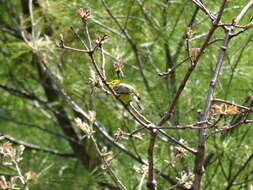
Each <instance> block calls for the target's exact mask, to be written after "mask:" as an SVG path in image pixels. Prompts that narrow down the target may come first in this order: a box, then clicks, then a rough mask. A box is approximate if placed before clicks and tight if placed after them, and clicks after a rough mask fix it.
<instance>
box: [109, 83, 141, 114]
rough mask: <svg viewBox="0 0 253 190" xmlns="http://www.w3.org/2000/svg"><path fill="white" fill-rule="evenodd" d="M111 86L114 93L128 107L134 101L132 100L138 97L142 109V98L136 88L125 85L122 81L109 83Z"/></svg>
mask: <svg viewBox="0 0 253 190" xmlns="http://www.w3.org/2000/svg"><path fill="white" fill-rule="evenodd" d="M109 86H110V88H112V89H113V90H114V92H116V94H117V95H118V96H119V99H120V100H121V101H122V102H123V103H124V104H126V105H128V104H129V103H130V102H131V101H132V98H134V97H136V98H137V101H136V102H137V105H138V106H139V108H140V109H141V107H140V105H139V101H140V99H141V98H140V96H139V94H138V92H137V91H136V90H135V88H134V87H132V86H131V85H128V84H126V83H123V82H121V81H120V80H113V81H111V82H110V83H109Z"/></svg>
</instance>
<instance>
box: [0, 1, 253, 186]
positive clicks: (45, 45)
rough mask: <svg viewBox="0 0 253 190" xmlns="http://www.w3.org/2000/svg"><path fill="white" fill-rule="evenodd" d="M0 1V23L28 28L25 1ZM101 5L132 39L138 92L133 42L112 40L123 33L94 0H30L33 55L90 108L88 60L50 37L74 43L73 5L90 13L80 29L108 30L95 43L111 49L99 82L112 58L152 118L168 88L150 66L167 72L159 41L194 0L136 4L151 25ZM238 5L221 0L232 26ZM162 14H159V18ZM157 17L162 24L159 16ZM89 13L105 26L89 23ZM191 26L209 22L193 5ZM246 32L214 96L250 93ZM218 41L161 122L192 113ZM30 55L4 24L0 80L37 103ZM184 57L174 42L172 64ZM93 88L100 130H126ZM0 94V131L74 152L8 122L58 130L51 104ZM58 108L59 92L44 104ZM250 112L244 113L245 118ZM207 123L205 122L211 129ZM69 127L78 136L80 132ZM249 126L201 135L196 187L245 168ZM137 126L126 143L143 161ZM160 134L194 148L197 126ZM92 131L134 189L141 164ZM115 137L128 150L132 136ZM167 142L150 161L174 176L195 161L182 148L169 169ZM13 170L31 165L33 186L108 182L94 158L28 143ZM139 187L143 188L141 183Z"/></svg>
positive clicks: (125, 7)
mask: <svg viewBox="0 0 253 190" xmlns="http://www.w3.org/2000/svg"><path fill="white" fill-rule="evenodd" d="M0 2H1V5H0V21H1V22H0V25H1V26H10V27H12V28H14V29H15V30H16V31H19V30H20V28H19V27H18V25H17V24H16V23H15V22H13V19H12V18H13V17H14V18H15V17H17V19H18V20H20V22H22V23H23V25H24V27H25V28H26V29H28V30H29V28H30V17H29V16H28V15H25V14H24V13H23V9H22V2H25V1H16V0H15V1H14V0H9V1H4V0H1V1H0ZM106 2H107V3H108V6H109V7H110V9H111V11H112V12H113V14H114V15H115V16H116V17H117V19H118V21H119V22H120V23H121V24H122V25H124V26H126V27H127V31H128V33H129V35H130V36H131V37H132V40H133V41H134V43H135V44H136V45H137V48H138V51H139V54H140V57H141V60H142V63H143V67H144V74H145V76H146V78H147V79H148V83H149V86H150V90H147V88H146V87H145V84H144V82H143V79H142V78H141V75H140V72H139V68H138V66H137V64H136V59H135V56H134V52H133V49H132V48H131V46H130V45H129V43H128V42H127V40H126V39H124V38H122V37H121V36H122V33H121V32H120V30H119V28H118V26H117V25H116V24H115V22H114V21H113V20H112V19H111V18H110V16H109V15H108V13H107V12H106V10H105V9H104V7H103V6H102V4H101V2H100V1H94V0H73V1H70V0H38V1H37V3H38V6H35V8H34V10H33V11H34V12H33V13H34V18H35V21H36V26H35V30H36V32H35V33H36V36H37V41H36V42H35V43H36V44H37V46H38V47H39V54H40V56H41V59H45V60H46V63H47V64H48V66H49V68H50V69H51V70H52V71H53V72H54V74H55V75H57V77H58V79H59V81H60V83H61V84H62V86H63V87H64V89H65V90H66V92H67V93H68V94H69V95H70V96H71V97H72V98H73V99H74V100H75V101H76V102H77V103H78V105H79V106H81V107H82V108H83V109H84V110H85V111H89V110H90V109H91V106H90V101H91V96H90V93H91V87H90V86H89V85H88V84H87V82H88V78H89V77H90V70H91V68H92V66H91V63H90V59H89V57H88V56H87V55H85V54H81V53H76V52H70V51H65V50H62V49H58V48H57V47H56V44H57V43H58V42H59V35H60V34H62V35H63V36H64V41H65V43H66V44H67V45H68V46H71V47H75V48H80V49H82V48H83V47H82V44H81V43H80V42H79V41H78V40H77V39H76V37H75V36H74V35H73V33H72V32H71V30H70V27H71V26H72V27H73V28H74V30H76V31H78V33H79V34H80V35H81V36H82V38H83V39H85V38H84V35H83V24H82V22H81V20H80V18H79V17H78V16H77V15H76V12H75V11H76V10H77V9H78V8H80V7H83V8H84V9H86V8H88V9H90V10H91V13H92V19H90V21H89V23H88V27H89V31H90V34H91V38H92V39H95V35H96V34H100V35H103V34H107V35H108V36H109V41H108V42H107V43H106V44H105V45H104V49H105V50H106V51H107V52H108V53H110V54H111V55H112V56H106V74H107V79H108V81H110V80H113V79H115V78H117V75H116V73H115V72H114V69H113V63H114V62H115V59H116V60H123V62H124V68H123V72H124V81H125V82H126V83H129V84H133V85H134V86H135V87H136V88H137V89H138V91H139V93H140V95H141V97H142V104H143V107H144V111H143V114H144V115H145V116H146V117H147V118H148V119H150V120H152V121H153V122H155V123H157V122H158V121H159V119H160V118H161V115H163V114H164V112H165V111H166V110H167V107H168V103H169V102H170V100H171V98H172V97H171V91H172V90H173V89H172V87H171V86H169V87H167V84H168V80H169V79H166V77H160V76H158V75H157V72H156V71H157V70H158V71H160V72H163V71H166V56H165V51H164V44H165V43H167V44H168V46H169V48H170V53H171V55H174V53H175V52H176V50H177V48H178V43H179V41H180V40H181V39H182V37H183V35H184V32H185V30H186V27H187V24H188V23H189V19H190V18H191V16H192V14H193V12H194V10H195V9H196V7H195V6H194V5H193V3H191V2H190V1H187V0H186V1H183V0H174V1H168V3H166V1H162V0H159V1H157V0H150V1H145V2H144V3H143V8H145V10H144V11H147V13H148V14H149V17H150V18H151V19H152V22H154V23H156V24H154V23H153V24H150V23H148V21H147V20H146V19H145V16H144V15H143V11H142V10H141V8H140V6H139V5H138V3H137V2H136V1H132V0H125V1H117V0H108V1H106ZM204 2H205V5H206V6H207V7H208V8H209V9H210V10H211V11H212V12H214V13H215V12H217V11H218V9H219V6H220V3H221V1H218V0H214V1H204ZM246 3H247V1H246V0H243V1H233V0H231V1H228V3H227V6H226V9H225V13H224V15H223V17H222V22H224V23H231V21H232V19H233V18H235V16H236V15H237V14H238V13H239V12H240V10H241V9H242V7H243V6H244V5H245V4H246ZM250 11H251V13H249V14H247V15H246V16H245V18H244V19H243V20H242V21H241V22H240V25H245V24H247V23H248V22H249V20H250V16H251V15H252V10H250ZM165 14H166V15H167V16H164V15H165ZM127 15H130V17H129V18H128V20H126V17H127ZM165 18H166V19H167V23H165ZM94 20H95V21H99V22H100V23H101V25H103V26H106V27H103V26H101V25H98V24H96V23H95V22H94ZM194 23H195V24H194V25H193V31H194V37H196V36H199V35H202V34H204V33H206V32H207V31H208V29H209V28H210V26H211V22H210V21H209V20H208V18H207V17H206V15H204V14H203V13H202V12H201V11H199V13H198V14H197V17H196V20H195V22H194ZM154 26H155V27H154ZM108 28H109V29H111V30H113V31H117V33H118V34H120V35H118V34H115V33H114V32H112V31H110V30H108ZM223 35H224V32H223V31H222V30H221V29H219V30H218V31H217V32H216V33H215V35H214V37H215V38H222V37H223ZM252 35H253V33H252V30H248V31H246V32H245V33H243V34H241V35H239V36H237V37H235V38H234V39H233V40H232V41H231V43H230V45H229V49H228V51H227V53H226V56H225V60H224V66H223V68H222V71H221V74H220V77H219V80H218V84H217V86H216V89H215V95H214V96H215V97H217V98H221V99H227V100H230V101H234V102H236V103H239V104H243V102H244V100H245V97H246V96H247V95H249V94H251V93H252V91H253V82H252V81H253V78H252V76H253V72H252V61H253V57H252V55H251V52H252V51H253V48H252ZM214 37H213V39H214ZM204 39H205V38H204V37H199V38H196V39H195V40H192V41H191V42H190V46H191V47H200V46H201V44H202V43H203V41H204ZM219 47H220V42H216V43H214V44H213V45H212V46H209V47H208V48H207V49H206V51H205V53H204V56H202V57H201V59H200V62H199V63H198V66H197V68H196V69H195V71H194V72H193V74H192V76H191V77H190V80H189V81H188V83H187V86H186V88H185V90H184V92H183V94H182V96H181V98H180V100H179V104H178V107H177V115H178V118H177V119H176V118H174V119H173V120H172V121H171V122H170V121H169V122H167V124H166V126H171V125H174V124H179V125H186V124H191V123H194V122H196V121H197V111H198V110H201V109H203V107H204V102H205V98H206V95H207V89H208V86H209V83H210V79H211V74H212V72H213V70H214V66H215V63H216V60H217V55H218V51H219ZM33 53H34V52H32V49H31V48H30V47H29V46H28V45H27V44H26V43H25V42H24V41H23V40H22V39H21V38H17V37H15V36H13V35H11V34H10V33H8V32H6V31H4V30H3V29H1V30H0V83H1V84H4V85H7V86H11V87H14V88H16V89H18V90H23V91H27V92H28V91H29V92H33V93H34V94H36V96H37V97H39V98H40V99H42V100H46V99H47V98H46V96H45V92H44V91H43V88H42V87H41V84H40V83H39V81H38V80H39V78H38V72H37V70H36V69H35V67H34V65H33V64H32V55H33ZM185 57H187V52H186V51H185V45H183V46H182V47H181V52H180V54H179V56H178V58H177V59H176V60H175V63H179V62H180V60H183V59H185ZM96 59H97V61H98V63H99V64H100V63H101V58H100V57H99V53H97V57H96ZM175 63H173V64H175ZM188 66H189V63H188V62H187V63H184V64H183V65H182V66H180V67H179V68H178V69H177V70H176V73H175V75H176V83H175V84H174V85H175V86H178V84H179V83H180V81H181V80H182V78H183V76H184V74H185V72H186V70H187V68H188ZM94 90H95V94H94V97H93V99H94V110H95V111H96V113H97V120H99V121H100V122H101V123H102V124H103V125H104V126H105V127H106V129H107V130H108V132H109V134H111V135H113V134H114V133H115V132H116V130H117V129H118V128H121V129H122V130H123V131H126V132H129V131H133V130H134V129H137V128H138V127H139V126H138V125H137V124H136V123H135V122H134V121H133V120H132V118H131V116H129V115H128V114H127V113H126V112H125V111H123V108H122V106H121V105H120V104H119V103H118V102H117V101H116V100H115V99H113V98H112V97H111V96H106V95H105V94H104V92H102V91H101V90H99V89H94ZM0 94H1V98H0V132H1V133H2V134H8V135H11V136H13V137H15V138H16V139H19V140H23V141H26V142H29V143H31V144H36V145H39V146H42V147H50V148H53V149H57V150H60V151H63V152H73V151H72V149H71V147H70V146H69V144H68V142H67V140H66V139H63V138H58V137H55V136H53V135H51V134H48V133H45V132H44V131H41V130H38V129H37V128H34V127H29V126H27V125H26V124H19V123H14V122H12V121H14V120H16V121H20V122H24V123H33V124H36V125H40V126H43V127H45V128H47V129H50V130H52V131H55V132H57V133H61V134H62V130H61V127H60V126H59V124H58V123H57V121H56V119H55V117H54V115H53V113H52V112H51V111H50V110H48V109H46V108H45V107H43V106H41V105H39V104H38V103H37V102H36V101H31V100H27V99H24V98H20V97H17V96H13V95H11V94H10V93H8V92H7V91H4V90H0ZM57 105H63V106H64V109H65V110H66V112H67V114H68V116H69V117H70V118H71V119H74V118H75V117H76V115H75V114H74V113H73V112H72V110H71V109H70V108H69V107H68V105H67V104H66V102H64V100H62V99H59V101H57V102H51V103H50V104H48V105H47V106H48V107H50V108H52V109H54V108H56V107H57ZM6 118H8V119H9V120H6ZM250 118H251V119H252V116H250V117H249V119H250ZM212 130H213V129H210V131H212ZM78 132H79V133H80V131H78ZM252 132H253V131H252V127H251V124H249V125H243V126H241V127H239V128H237V129H235V130H234V131H233V132H231V133H229V134H227V135H217V136H215V137H211V138H210V139H209V140H208V143H207V155H212V158H211V161H210V163H209V165H208V167H207V168H206V171H205V176H204V178H205V180H204V183H205V189H208V190H219V189H225V187H227V185H228V184H227V181H228V179H231V177H232V176H234V175H235V174H236V172H237V171H238V170H239V168H241V167H242V166H244V165H245V162H246V160H247V159H248V158H249V156H250V155H252V153H253V152H252V145H253V144H252V143H253V142H252ZM143 133H144V134H145V136H144V139H143V140H141V141H138V140H134V143H135V145H136V149H137V151H138V153H139V155H141V156H142V157H143V158H144V159H145V160H147V147H148V139H149V135H148V133H147V132H145V131H144V132H143ZM168 133H169V134H170V135H172V136H174V137H175V138H177V139H180V138H183V139H184V140H186V141H187V142H188V145H189V146H191V147H194V148H196V147H197V136H198V133H197V131H196V130H187V129H186V130H168ZM96 138H97V141H98V142H99V144H100V146H101V147H103V146H107V147H108V148H109V149H110V150H111V151H113V154H114V155H116V158H115V159H114V160H113V162H112V168H113V170H114V171H115V173H116V174H117V175H118V176H119V178H120V179H121V180H122V181H123V183H124V184H125V185H126V186H127V188H128V189H137V187H138V184H139V180H140V178H141V175H140V174H137V173H136V172H135V171H134V170H133V166H134V165H137V166H140V164H139V163H138V162H136V161H135V160H133V159H131V158H130V157H129V156H127V155H126V154H125V153H123V152H121V151H120V150H119V149H117V148H115V147H114V146H113V145H111V144H110V143H109V142H107V141H106V140H105V139H104V137H102V136H101V135H100V134H99V133H98V132H96ZM85 141H86V143H87V146H86V147H85V149H86V150H87V151H88V152H89V154H90V155H93V157H94V158H95V157H96V153H95V152H94V151H95V150H94V148H93V147H92V145H91V143H90V142H88V141H89V140H85ZM120 143H122V144H124V145H125V146H126V147H127V148H128V149H129V150H131V151H133V152H134V148H133V144H132V143H133V142H132V141H131V140H122V141H120ZM174 149H175V145H174V144H171V143H165V142H163V141H161V140H159V141H158V142H157V145H156V150H155V165H156V168H159V169H160V170H162V171H163V172H164V173H166V174H167V175H169V176H170V177H171V178H173V179H175V180H176V177H180V172H181V171H182V170H184V169H186V168H188V170H189V171H192V170H193V166H194V158H193V157H192V155H190V154H189V155H187V157H186V158H184V160H180V159H178V160H176V162H175V163H173V165H169V166H168V164H167V163H166V162H165V160H170V158H171V155H172V154H173V152H174ZM94 160H96V159H94ZM220 163H222V164H220ZM21 167H22V168H23V171H24V172H27V171H34V172H36V173H37V174H38V177H37V178H36V179H35V180H34V181H33V182H32V183H31V186H30V188H31V189H34V190H44V189H61V190H65V189H66V190H68V189H71V190H80V189H89V190H93V189H104V188H105V187H102V186H101V185H99V183H101V182H107V181H108V182H110V183H112V181H111V179H110V178H109V177H108V175H106V174H105V172H104V171H103V170H101V165H100V164H98V162H97V161H94V163H92V164H91V167H90V169H89V170H88V169H85V168H84V167H83V166H82V164H81V163H80V161H78V160H77V159H76V158H66V157H60V156H57V155H53V154H50V153H46V152H40V151H33V150H28V149H27V150H26V151H25V155H24V159H23V161H22V162H21ZM245 167H246V168H245V169H244V170H243V171H242V172H241V173H240V174H239V175H238V177H237V178H236V180H235V182H238V183H239V182H241V181H243V180H245V179H252V177H253V175H252V168H253V163H252V161H249V162H248V163H247V165H245ZM0 173H8V174H10V175H12V174H13V171H12V170H10V169H6V168H5V167H2V166H0ZM250 183H252V182H251V181H249V182H247V183H244V184H243V185H241V186H240V185H234V186H233V187H232V188H231V189H234V190H236V189H245V190H246V189H248V186H249V184H250ZM157 184H158V189H166V188H168V187H170V186H171V184H169V183H168V182H167V181H165V180H164V179H163V178H162V177H159V176H158V175H157ZM145 188H146V187H145V185H144V186H143V189H145Z"/></svg>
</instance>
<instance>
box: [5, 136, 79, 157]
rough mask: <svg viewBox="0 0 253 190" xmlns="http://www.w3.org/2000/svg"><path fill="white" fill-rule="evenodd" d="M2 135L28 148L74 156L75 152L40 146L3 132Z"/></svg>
mask: <svg viewBox="0 0 253 190" xmlns="http://www.w3.org/2000/svg"><path fill="white" fill-rule="evenodd" d="M0 136H4V138H5V139H7V140H9V141H11V142H13V143H15V144H20V145H24V146H25V147H26V148H28V149H32V150H38V151H43V152H48V153H51V154H55V155H58V156H64V157H74V154H72V153H65V152H60V151H58V150H55V149H51V148H47V147H40V146H38V145H34V144H30V143H27V142H25V141H21V140H17V139H15V138H14V137H12V136H9V135H3V134H1V133H0Z"/></svg>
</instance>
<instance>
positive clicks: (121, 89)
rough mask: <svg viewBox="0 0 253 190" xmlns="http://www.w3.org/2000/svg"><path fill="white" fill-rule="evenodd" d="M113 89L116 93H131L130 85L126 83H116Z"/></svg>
mask: <svg viewBox="0 0 253 190" xmlns="http://www.w3.org/2000/svg"><path fill="white" fill-rule="evenodd" d="M113 90H114V91H115V92H116V93H117V94H131V93H133V89H132V87H131V86H129V85H127V84H122V83H119V84H116V85H115V86H114V87H113Z"/></svg>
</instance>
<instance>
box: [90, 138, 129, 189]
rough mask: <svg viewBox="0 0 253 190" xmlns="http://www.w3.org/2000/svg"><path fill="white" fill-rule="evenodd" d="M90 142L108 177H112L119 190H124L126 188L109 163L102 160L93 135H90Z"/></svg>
mask: <svg viewBox="0 0 253 190" xmlns="http://www.w3.org/2000/svg"><path fill="white" fill-rule="evenodd" d="M91 140H92V142H93V144H94V146H95V149H96V151H97V153H98V156H99V158H100V160H101V162H102V163H103V164H105V165H106V170H107V171H108V173H109V175H110V176H111V177H112V179H113V181H114V182H115V183H116V185H117V186H118V187H119V188H120V189H122V190H126V187H125V186H124V185H123V184H122V182H121V181H120V179H119V178H118V177H117V176H116V174H115V173H114V172H113V170H112V169H111V167H110V165H109V163H108V162H107V160H106V159H105V158H104V156H103V154H102V153H101V151H100V149H99V147H98V144H97V142H96V139H95V138H94V136H93V135H91Z"/></svg>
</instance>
